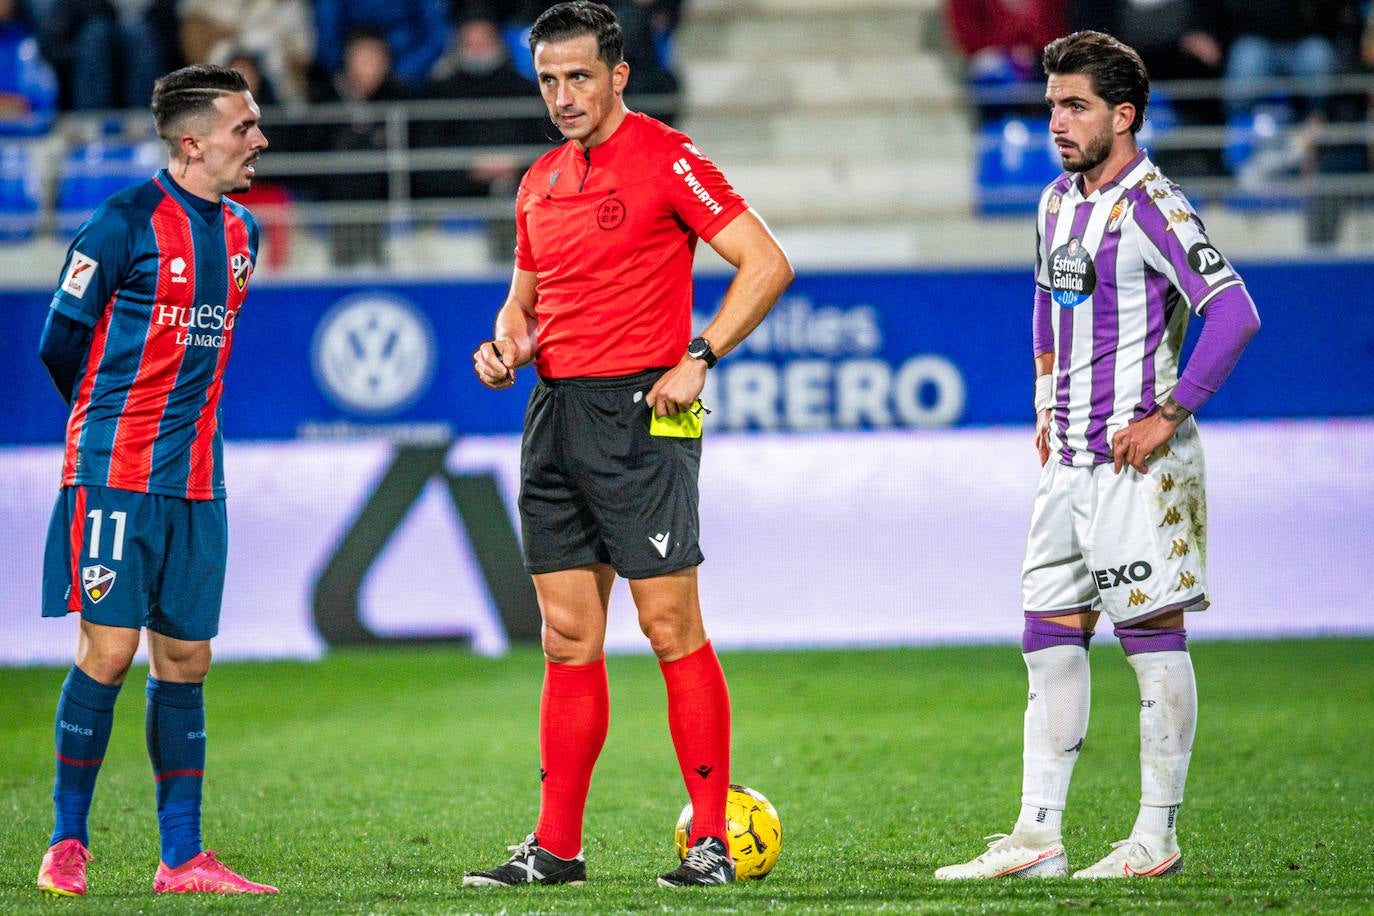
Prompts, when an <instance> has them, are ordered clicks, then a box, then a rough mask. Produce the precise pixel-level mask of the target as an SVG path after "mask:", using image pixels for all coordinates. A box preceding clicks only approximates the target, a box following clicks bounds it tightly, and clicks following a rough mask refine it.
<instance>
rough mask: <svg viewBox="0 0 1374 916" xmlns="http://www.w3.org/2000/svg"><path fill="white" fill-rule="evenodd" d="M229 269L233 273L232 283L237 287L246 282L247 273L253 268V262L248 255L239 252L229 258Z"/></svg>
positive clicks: (242, 286)
mask: <svg viewBox="0 0 1374 916" xmlns="http://www.w3.org/2000/svg"><path fill="white" fill-rule="evenodd" d="M229 269H230V271H232V272H233V274H234V283H235V285H237V286H238V288H239V289H243V288H244V286H246V285H247V284H248V274H249V273H250V272H252V270H253V262H252V261H251V260H250V259H249V257H248V255H246V254H244V253H243V252H239V253H238V254H236V255H234V256H233V257H232V258H230V259H229Z"/></svg>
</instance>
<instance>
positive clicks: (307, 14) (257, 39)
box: [177, 0, 315, 140]
mask: <svg viewBox="0 0 1374 916" xmlns="http://www.w3.org/2000/svg"><path fill="white" fill-rule="evenodd" d="M177 13H178V15H179V16H180V17H181V36H180V38H181V50H182V53H183V54H184V55H185V57H186V60H187V61H190V62H191V63H205V62H208V63H214V64H219V65H221V66H229V67H230V68H232V69H237V68H236V67H234V66H233V65H232V64H230V63H229V58H230V55H231V54H236V53H247V54H250V55H252V56H253V57H254V58H255V60H256V61H257V67H258V69H260V70H261V73H262V75H263V77H264V79H265V80H266V83H267V84H268V85H270V86H271V87H272V88H273V89H274V90H275V95H276V99H275V100H274V101H276V100H280V101H283V102H303V101H305V99H306V78H307V75H308V74H309V71H310V64H311V61H312V60H313V59H314V56H315V22H314V18H313V14H312V13H311V9H310V4H309V3H308V2H307V0H178V2H177ZM253 98H255V99H257V100H258V104H259V105H270V104H273V102H271V101H267V100H264V99H263V97H262V96H260V95H258V94H257V92H256V91H255V92H254V93H253ZM274 140H275V137H274Z"/></svg>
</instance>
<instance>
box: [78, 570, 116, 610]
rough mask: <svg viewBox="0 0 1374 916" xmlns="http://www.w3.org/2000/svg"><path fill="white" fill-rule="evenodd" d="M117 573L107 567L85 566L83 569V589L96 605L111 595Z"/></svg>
mask: <svg viewBox="0 0 1374 916" xmlns="http://www.w3.org/2000/svg"><path fill="white" fill-rule="evenodd" d="M114 581H115V571H114V570H113V569H110V568H109V567H107V566H100V565H98V564H97V565H95V566H83V567H81V588H82V590H83V591H85V593H86V597H87V598H90V599H91V601H92V602H93V603H95V604H99V603H100V600H101V599H102V598H104V597H105V596H106V595H108V594H109V593H110V589H112V588H114Z"/></svg>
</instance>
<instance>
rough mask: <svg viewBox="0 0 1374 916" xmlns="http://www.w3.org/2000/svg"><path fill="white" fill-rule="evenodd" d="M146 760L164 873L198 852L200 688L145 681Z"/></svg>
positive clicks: (202, 717) (202, 715)
mask: <svg viewBox="0 0 1374 916" xmlns="http://www.w3.org/2000/svg"><path fill="white" fill-rule="evenodd" d="M146 733H147V738H148V759H149V760H151V761H152V763H153V777H154V778H155V779H156V780H157V825H158V830H159V832H160V833H161V836H162V861H163V862H164V863H166V865H167V867H168V868H176V867H177V866H178V865H181V864H182V863H184V862H186V861H187V860H188V859H191V858H194V857H195V856H197V855H199V854H200V852H201V843H200V787H201V783H202V782H204V779H205V698H204V693H203V689H202V685H201V684H178V683H173V682H171V681H159V680H158V679H157V678H155V677H152V676H151V675H150V676H149V677H148V717H147V728H146Z"/></svg>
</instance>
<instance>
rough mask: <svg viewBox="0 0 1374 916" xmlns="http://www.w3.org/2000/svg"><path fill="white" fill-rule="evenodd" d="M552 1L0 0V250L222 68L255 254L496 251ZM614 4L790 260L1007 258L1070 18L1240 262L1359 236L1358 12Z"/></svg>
mask: <svg viewBox="0 0 1374 916" xmlns="http://www.w3.org/2000/svg"><path fill="white" fill-rule="evenodd" d="M549 5H551V3H550V2H545V0H313V2H312V0H0V154H2V155H3V161H0V267H5V268H8V267H15V268H16V269H17V268H18V267H19V266H23V267H24V268H26V269H31V270H33V271H34V273H35V274H37V276H35V277H34V278H33V280H34V282H38V283H40V284H41V283H48V282H49V281H51V279H52V277H50V276H48V274H49V273H53V272H54V271H55V270H56V269H57V268H58V267H60V257H61V251H62V250H63V248H64V246H65V240H66V239H69V238H70V234H71V232H72V231H74V229H75V228H76V226H77V225H79V223H80V221H81V220H82V219H84V218H85V216H86V215H88V214H89V212H90V209H91V208H92V207H93V206H95V204H97V203H98V202H99V201H100V200H102V199H103V198H104V197H105V196H106V195H108V193H110V192H111V191H112V190H113V189H114V188H116V187H118V186H120V185H121V184H123V183H128V182H131V181H133V180H136V179H138V178H141V177H144V176H146V175H147V174H149V173H150V172H151V171H152V170H153V169H155V168H156V167H157V166H158V165H159V164H160V162H161V160H162V156H163V151H162V150H161V149H160V148H159V147H158V146H157V144H156V142H155V140H154V138H152V137H150V136H149V134H150V130H151V125H150V123H149V122H150V120H151V119H150V118H149V117H148V116H147V104H148V98H149V95H150V92H151V89H152V84H153V81H154V80H155V79H156V78H157V77H158V76H159V75H161V74H163V73H165V72H168V71H169V70H171V69H174V68H176V67H178V66H181V65H183V64H186V63H196V62H213V63H219V64H225V65H228V66H232V67H234V68H236V69H239V70H240V71H242V72H243V73H244V74H245V76H247V77H248V79H249V82H250V85H251V86H252V87H253V90H254V95H255V97H256V98H257V100H258V101H259V103H260V104H261V105H262V106H263V107H264V127H265V130H266V132H267V134H268V137H269V139H270V141H271V149H270V151H269V154H268V156H267V157H266V158H265V159H264V160H263V163H262V166H261V168H260V169H259V181H258V183H257V184H256V186H255V188H254V190H253V192H251V194H249V195H247V196H246V198H245V200H246V202H247V203H249V204H250V206H253V207H254V208H255V211H256V212H258V213H259V215H260V216H261V217H262V218H263V221H264V223H265V225H266V227H267V230H268V238H267V242H266V243H265V248H266V251H265V257H264V264H263V267H264V268H265V269H266V270H268V271H269V272H277V273H281V274H287V275H291V274H295V275H298V276H300V275H308V274H310V273H311V272H315V273H319V272H327V271H345V272H349V271H352V272H359V271H361V272H367V271H380V272H386V273H398V274H406V273H419V274H426V275H445V274H449V273H455V272H456V273H464V272H474V271H481V270H487V269H491V268H494V267H495V268H500V267H502V266H503V265H505V264H507V263H508V262H509V257H510V246H511V243H512V241H513V239H512V237H511V232H512V230H511V227H510V210H511V201H512V199H513V195H514V189H515V185H516V183H517V182H518V180H519V176H520V174H521V172H522V170H523V169H524V168H525V167H526V166H527V165H528V163H529V162H530V161H532V160H533V158H535V157H536V156H537V155H539V153H541V152H542V151H544V150H546V149H548V148H549V147H550V146H551V145H552V144H554V143H555V142H557V141H558V139H559V138H558V136H557V132H556V131H555V130H554V129H553V127H552V125H550V124H549V123H548V120H547V118H546V116H545V113H544V109H543V106H542V103H541V102H540V100H539V98H538V90H537V87H536V86H535V85H534V82H533V73H532V69H531V65H530V60H529V52H528V47H527V37H528V29H529V26H530V24H531V23H532V22H533V20H534V19H535V18H536V17H537V16H538V15H539V13H540V12H542V11H543V10H544V9H545V8H547V7H548V6H549ZM609 5H610V6H611V7H612V8H613V9H614V10H615V12H616V13H617V15H618V16H619V17H620V21H621V23H622V27H623V28H624V31H625V35H626V57H627V59H628V60H629V63H630V67H631V74H632V75H631V83H630V90H629V92H628V94H627V95H628V99H629V102H630V104H631V106H632V107H634V108H638V109H640V110H644V111H647V112H648V113H650V114H653V115H655V116H657V117H660V118H662V119H663V120H666V121H668V122H670V123H674V124H675V125H677V126H680V127H682V128H683V129H685V130H687V131H688V132H689V133H691V134H692V136H693V137H694V139H695V140H696V141H697V143H698V145H699V146H701V147H702V148H703V149H705V150H706V152H707V153H708V154H710V155H712V156H713V157H714V158H716V159H717V160H718V161H719V162H720V163H721V164H722V166H723V167H724V168H725V169H726V173H727V175H729V176H731V178H732V179H734V180H735V183H736V184H737V186H739V187H740V189H741V190H742V191H744V193H745V194H746V196H747V197H749V199H750V200H751V202H753V203H754V204H755V205H756V207H757V208H758V209H759V210H760V211H761V212H762V213H763V215H764V216H765V218H768V219H769V220H770V222H771V223H773V224H774V227H775V229H777V230H778V231H779V234H780V235H782V236H783V237H784V242H785V243H787V242H789V236H790V237H791V238H790V241H791V244H789V249H790V250H791V251H792V252H793V253H794V257H795V258H796V259H797V260H798V261H799V263H800V264H802V265H803V266H807V265H808V264H812V263H814V264H816V265H817V266H821V267H834V266H848V265H850V264H853V265H854V266H861V267H869V266H873V264H874V263H888V264H894V265H902V266H906V265H938V264H940V263H965V262H970V261H982V262H993V263H996V262H999V261H1002V260H1006V261H1008V262H1018V261H1019V260H1022V258H1021V255H1023V254H1025V253H1026V252H1027V251H1029V246H1028V244H1027V243H1026V242H1025V241H1024V238H1023V237H1024V221H1022V220H1019V219H1017V220H1010V221H1009V220H1006V219H1005V217H1007V216H1013V217H1020V216H1024V215H1026V214H1028V213H1029V212H1031V210H1033V206H1034V201H1035V198H1036V196H1037V195H1038V191H1039V188H1040V187H1041V186H1043V184H1044V183H1045V181H1047V180H1049V178H1051V177H1053V174H1054V173H1055V172H1056V171H1057V164H1056V157H1055V156H1054V154H1053V150H1052V148H1050V146H1049V145H1048V143H1047V142H1046V136H1047V130H1046V126H1047V125H1046V122H1045V121H1044V110H1045V109H1044V104H1043V101H1041V96H1042V93H1043V80H1044V75H1043V73H1042V72H1041V71H1040V68H1039V63H1038V58H1039V50H1040V48H1041V47H1043V45H1044V44H1045V43H1047V42H1048V41H1049V40H1051V39H1052V38H1054V37H1057V36H1059V35H1062V34H1065V33H1066V32H1069V31H1073V30H1075V29H1079V28H1096V29H1101V30H1104V31H1108V32H1110V33H1112V34H1114V35H1116V36H1118V37H1119V38H1121V39H1122V40H1124V41H1126V42H1127V43H1129V44H1131V45H1132V46H1134V47H1135V48H1137V49H1138V50H1139V51H1140V52H1141V54H1142V55H1143V56H1144V58H1145V61H1146V64H1147V65H1148V67H1149V69H1150V72H1151V75H1152V77H1153V79H1154V81H1155V91H1154V94H1153V97H1152V100H1151V106H1150V111H1149V113H1148V117H1149V124H1148V127H1147V132H1146V137H1145V142H1146V145H1147V146H1148V147H1149V148H1150V150H1151V153H1152V155H1153V156H1154V157H1155V159H1156V160H1157V161H1158V162H1160V164H1161V165H1162V167H1163V168H1164V169H1165V171H1166V172H1167V173H1168V174H1170V176H1171V177H1173V178H1175V179H1177V180H1179V181H1181V183H1183V185H1184V187H1185V190H1187V191H1189V192H1190V194H1191V195H1192V196H1193V197H1195V198H1196V201H1195V202H1196V203H1198V205H1199V207H1200V209H1203V212H1204V217H1205V218H1207V219H1208V220H1209V226H1211V225H1212V222H1211V221H1212V216H1213V215H1215V216H1216V217H1217V218H1219V219H1222V220H1223V222H1224V221H1225V220H1227V219H1229V220H1231V221H1232V224H1233V225H1234V226H1235V227H1237V231H1235V232H1234V235H1235V236H1236V242H1237V245H1240V246H1241V249H1242V250H1241V253H1242V254H1245V253H1247V252H1248V253H1253V254H1256V255H1265V256H1293V255H1308V254H1311V253H1313V252H1334V253H1341V252H1352V251H1353V252H1359V251H1362V250H1368V247H1369V245H1370V244H1371V243H1372V242H1371V234H1374V228H1371V226H1370V225H1369V219H1368V214H1367V212H1366V211H1367V209H1368V208H1367V207H1366V203H1367V202H1368V201H1370V200H1371V199H1374V193H1371V189H1370V187H1369V185H1368V183H1367V182H1368V177H1369V156H1370V137H1369V134H1368V128H1367V125H1368V113H1369V107H1370V97H1371V94H1370V89H1371V86H1374V82H1371V80H1370V74H1371V73H1374V25H1372V23H1374V14H1372V13H1371V4H1369V3H1366V2H1356V0H900V2H899V0H856V2H845V0H752V2H747V3H746V2H732V0H612V2H610V3H609ZM1209 208H1210V209H1209ZM1013 226H1014V228H1012V227H1013ZM1213 228H1214V232H1215V227H1213ZM837 240H838V241H837ZM1227 243H1228V239H1227V233H1226V232H1225V231H1223V232H1221V233H1220V238H1219V244H1220V245H1221V246H1222V247H1223V250H1227V251H1228V253H1232V252H1233V251H1235V250H1236V247H1235V246H1229V247H1228V244H1227ZM1247 246H1248V247H1247ZM55 259H56V263H55V265H54V260H55ZM43 271H47V273H43ZM10 273H11V271H9V270H7V282H11V283H13V282H22V281H23V280H24V277H14V276H10V275H9V274H10ZM54 276H55V273H54Z"/></svg>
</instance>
